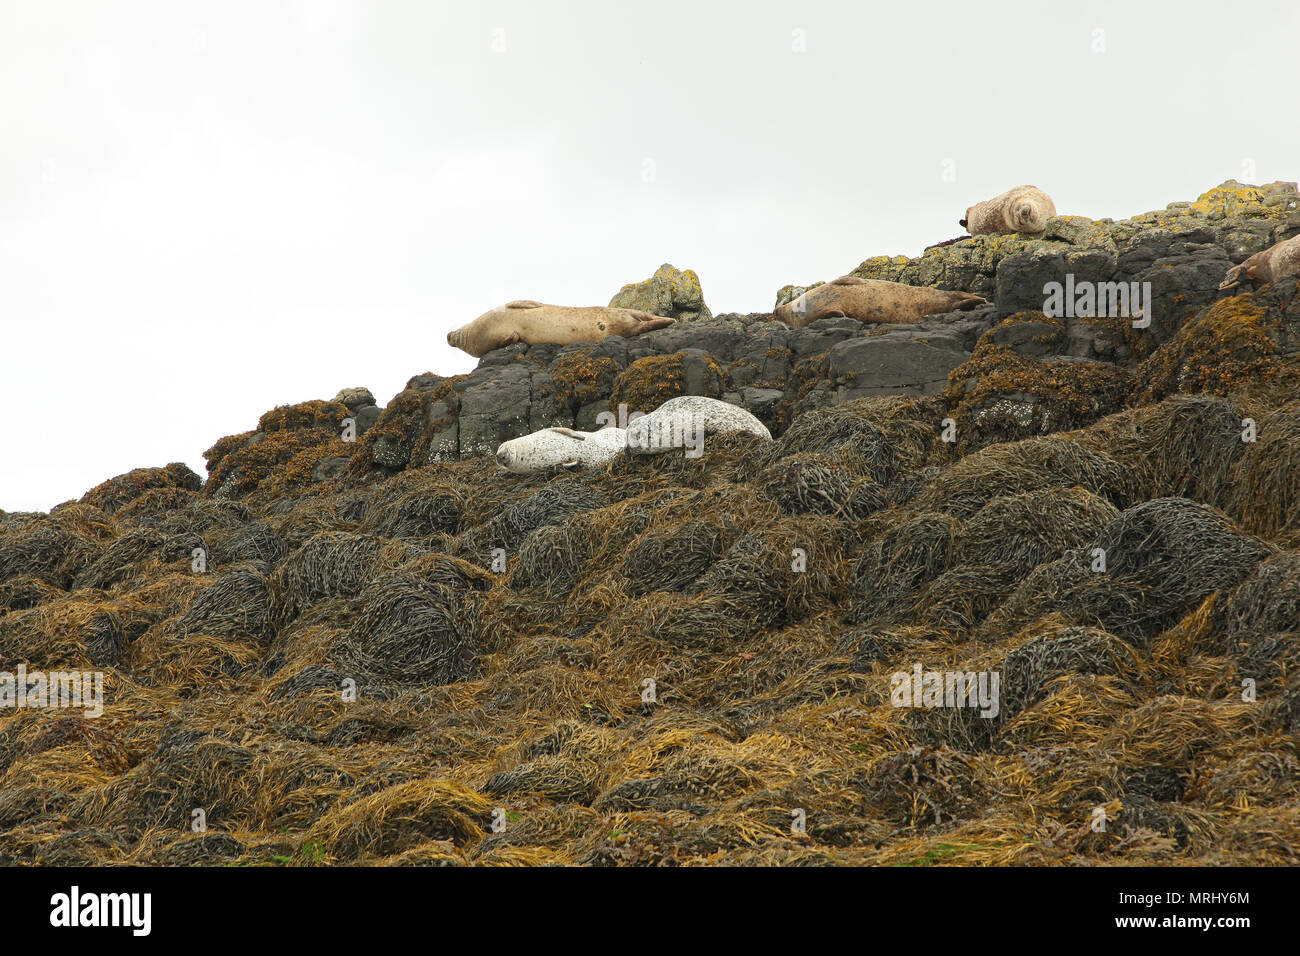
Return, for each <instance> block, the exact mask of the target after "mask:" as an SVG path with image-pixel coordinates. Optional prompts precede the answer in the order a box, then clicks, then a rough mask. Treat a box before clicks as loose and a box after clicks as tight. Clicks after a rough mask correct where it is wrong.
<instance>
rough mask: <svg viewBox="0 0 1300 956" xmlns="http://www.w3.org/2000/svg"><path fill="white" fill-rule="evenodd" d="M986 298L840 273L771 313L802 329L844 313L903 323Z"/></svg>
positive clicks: (972, 305) (966, 306)
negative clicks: (837, 276) (831, 280)
mask: <svg viewBox="0 0 1300 956" xmlns="http://www.w3.org/2000/svg"><path fill="white" fill-rule="evenodd" d="M986 301H987V300H986V299H982V298H980V297H979V296H977V295H971V294H970V293H969V292H949V291H947V290H944V289H932V288H930V287H929V286H924V285H905V284H904V283H902V282H886V281H884V280H883V279H859V278H858V277H857V276H842V277H841V278H839V279H836V280H835V281H833V282H827V283H826V284H825V285H819V286H817V287H816V288H815V289H809V290H808V291H807V292H805V293H804V294H803V295H801V296H799V297H798V298H797V299H792V300H791V301H789V302H787V303H786V304H785V305H782V306H778V307H777V309H776V311H775V312H774V313H773V314H774V315H775V316H776V318H778V319H780V320H781V321H782V322H784V323H785V324H786V325H789V326H791V327H793V328H796V329H802V328H803V327H804V326H805V325H807V324H808V323H809V322H815V321H816V320H817V319H826V318H831V317H833V316H837V315H846V316H848V317H849V318H853V319H858V320H859V321H861V322H888V323H894V324H904V323H909V322H919V321H921V319H923V318H924V317H925V316H927V315H934V314H935V313H937V312H956V311H958V310H964V309H973V308H975V306H977V305H983V304H984V303H985V302H986Z"/></svg>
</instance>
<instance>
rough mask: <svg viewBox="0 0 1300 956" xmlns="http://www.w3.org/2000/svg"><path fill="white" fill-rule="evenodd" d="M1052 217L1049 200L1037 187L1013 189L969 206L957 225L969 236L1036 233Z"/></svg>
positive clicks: (1053, 210)
mask: <svg viewBox="0 0 1300 956" xmlns="http://www.w3.org/2000/svg"><path fill="white" fill-rule="evenodd" d="M1055 215H1056V204H1055V203H1053V202H1052V197H1051V196H1049V195H1047V193H1045V192H1043V191H1042V190H1041V189H1039V188H1038V187H1037V186H1017V187H1016V188H1015V189H1008V190H1007V191H1006V192H1004V193H1003V194H1002V195H1001V196H995V197H993V198H992V199H986V200H984V201H983V202H977V203H976V204H975V205H973V206H971V207H970V208H969V209H967V210H966V218H965V219H963V220H961V224H962V225H963V226H965V227H966V231H967V232H969V233H970V234H971V235H972V236H986V235H994V234H1005V233H1012V232H1028V233H1036V232H1042V231H1043V230H1044V229H1046V228H1047V220H1048V219H1050V218H1051V217H1052V216H1055Z"/></svg>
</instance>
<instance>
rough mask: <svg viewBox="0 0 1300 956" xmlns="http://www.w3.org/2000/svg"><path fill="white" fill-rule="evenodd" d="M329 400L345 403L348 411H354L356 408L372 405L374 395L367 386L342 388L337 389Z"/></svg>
mask: <svg viewBox="0 0 1300 956" xmlns="http://www.w3.org/2000/svg"><path fill="white" fill-rule="evenodd" d="M330 401H332V402H338V403H339V404H340V405H346V406H347V407H348V411H350V412H353V413H355V412H356V411H357V410H358V409H361V408H365V407H367V406H369V405H374V404H375V396H374V395H372V394H371V393H370V389H368V388H343V389H339V393H338V394H337V395H335V396H334V397H333V398H332V399H330Z"/></svg>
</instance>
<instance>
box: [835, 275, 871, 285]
mask: <svg viewBox="0 0 1300 956" xmlns="http://www.w3.org/2000/svg"><path fill="white" fill-rule="evenodd" d="M866 284H867V280H866V279H864V278H862V277H861V276H840V277H839V278H838V279H832V280H831V285H866Z"/></svg>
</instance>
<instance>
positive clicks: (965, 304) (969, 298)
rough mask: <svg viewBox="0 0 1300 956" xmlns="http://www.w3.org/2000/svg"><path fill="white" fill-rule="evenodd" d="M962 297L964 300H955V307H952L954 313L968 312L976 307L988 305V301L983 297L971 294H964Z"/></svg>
mask: <svg viewBox="0 0 1300 956" xmlns="http://www.w3.org/2000/svg"><path fill="white" fill-rule="evenodd" d="M964 296H965V297H964V298H962V299H958V300H957V303H956V305H955V306H954V307H953V308H954V311H957V312H969V311H970V310H971V309H973V308H975V307H976V306H980V305H988V302H989V300H988V299H986V298H984V297H983V296H979V295H975V294H974V293H972V292H966V293H964Z"/></svg>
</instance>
